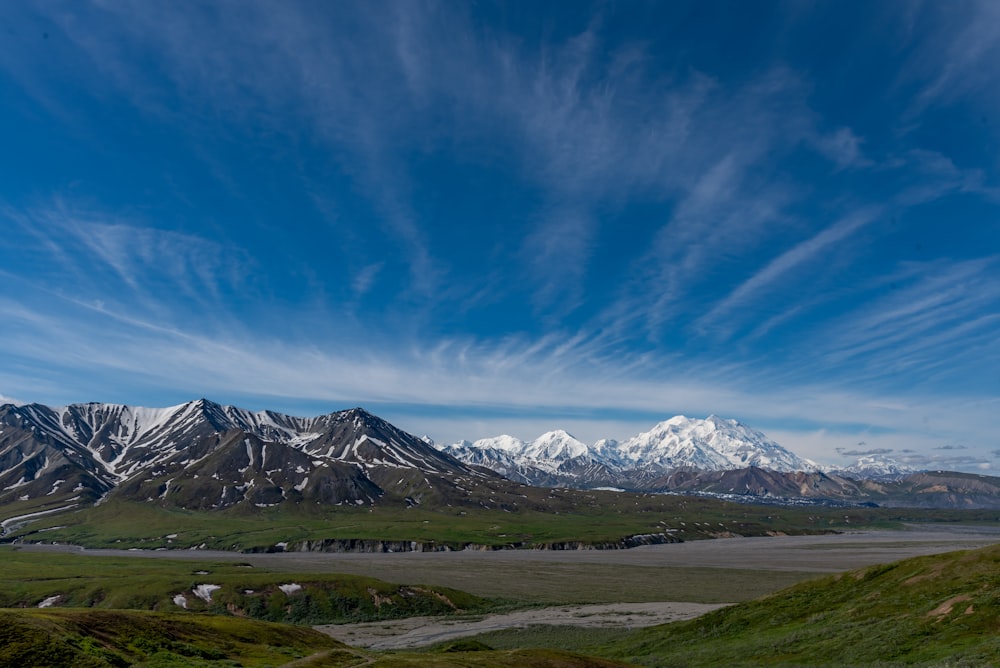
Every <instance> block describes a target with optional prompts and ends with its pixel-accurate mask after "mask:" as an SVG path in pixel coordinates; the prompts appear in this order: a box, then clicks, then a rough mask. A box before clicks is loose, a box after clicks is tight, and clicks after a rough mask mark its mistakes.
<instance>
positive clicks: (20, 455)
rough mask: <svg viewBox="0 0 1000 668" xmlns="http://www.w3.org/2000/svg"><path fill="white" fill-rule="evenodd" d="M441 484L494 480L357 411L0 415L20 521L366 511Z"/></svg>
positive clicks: (81, 408) (5, 470)
mask: <svg viewBox="0 0 1000 668" xmlns="http://www.w3.org/2000/svg"><path fill="white" fill-rule="evenodd" d="M415 473H417V474H418V475H416V476H415V475H414V474H415ZM441 476H445V477H456V476H457V477H460V478H462V479H474V478H484V477H492V474H490V473H488V472H486V471H484V470H473V469H471V468H469V467H468V466H466V465H465V464H463V463H461V462H459V461H457V460H455V459H453V458H452V457H449V456H448V455H446V454H444V453H441V452H439V451H437V450H436V449H434V448H432V447H430V446H429V445H427V443H425V442H424V441H422V440H421V439H419V438H416V437H414V436H412V435H411V434H407V433H406V432H404V431H402V430H400V429H397V428H396V427H394V426H393V425H391V424H389V423H388V422H386V421H385V420H382V419H381V418H378V417H376V416H374V415H371V414H370V413H367V412H366V411H364V410H362V409H360V408H355V409H351V410H347V411H340V412H336V413H330V414H328V415H322V416H319V417H314V418H296V417H291V416H287V415H282V414H280V413H274V412H271V411H260V412H251V411H246V410H243V409H240V408H236V407H233V406H221V405H219V404H216V403H213V402H211V401H208V400H205V399H200V400H198V401H191V402H188V403H185V404H181V405H179V406H172V407H169V408H154V409H150V408H137V407H133V406H123V405H114V404H97V403H91V404H74V405H71V406H66V407H61V408H49V407H47V406H42V405H39V404H29V405H25V406H14V405H11V404H7V405H4V406H2V407H0V504H2V505H6V504H11V503H14V504H16V505H18V506H19V507H21V508H23V509H25V510H30V509H32V508H34V507H41V506H45V507H51V506H53V505H55V504H57V503H60V502H63V503H66V504H73V503H76V504H80V505H84V504H87V503H92V502H95V501H97V500H99V499H101V498H103V497H105V496H108V495H114V496H116V497H125V498H129V499H133V500H140V501H150V502H155V503H159V504H161V505H174V506H179V507H183V508H189V509H202V510H205V509H221V508H227V507H231V506H234V505H237V504H249V505H253V506H257V507H267V506H273V505H278V504H282V503H295V504H301V503H324V504H337V503H354V504H366V503H373V502H374V501H375V500H376V499H378V498H380V497H382V496H383V495H384V494H386V493H387V492H390V493H391V494H398V495H399V496H400V498H401V499H408V500H409V501H408V502H409V503H419V497H420V495H421V494H422V493H424V492H429V491H430V490H431V489H433V487H434V485H433V483H432V479H433V478H437V477H441Z"/></svg>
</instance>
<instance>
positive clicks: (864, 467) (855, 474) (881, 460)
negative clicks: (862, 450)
mask: <svg viewBox="0 0 1000 668" xmlns="http://www.w3.org/2000/svg"><path fill="white" fill-rule="evenodd" d="M833 472H834V473H837V474H839V475H842V476H844V477H847V478H854V479H855V480H865V479H873V480H897V479H899V478H902V477H904V476H906V475H909V474H911V473H916V472H917V470H916V469H915V468H913V467H912V466H906V465H905V464H900V463H899V462H897V461H896V460H894V459H891V458H889V457H886V456H885V455H881V454H871V455H862V456H861V457H858V460H857V461H856V462H854V463H853V464H851V465H850V466H848V467H845V468H842V469H835V470H834V471H833Z"/></svg>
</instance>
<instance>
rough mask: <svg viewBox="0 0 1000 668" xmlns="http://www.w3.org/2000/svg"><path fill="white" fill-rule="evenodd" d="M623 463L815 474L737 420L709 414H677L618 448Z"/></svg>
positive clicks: (811, 464) (805, 463)
mask: <svg viewBox="0 0 1000 668" xmlns="http://www.w3.org/2000/svg"><path fill="white" fill-rule="evenodd" d="M617 449H618V452H619V453H620V455H621V457H622V459H623V460H624V461H626V462H628V463H629V464H630V465H631V466H633V467H635V468H640V467H650V466H653V467H659V468H662V469H675V468H681V467H686V468H695V469H699V470H702V471H725V470H730V469H739V468H745V467H748V466H755V467H757V468H762V469H768V470H770V471H816V470H818V468H819V466H818V465H817V464H816V463H815V462H811V461H809V460H807V459H803V458H801V457H799V456H797V455H795V454H794V453H792V452H791V451H789V450H786V449H785V448H783V447H781V446H780V445H778V444H777V443H775V442H774V441H772V440H770V439H769V438H768V437H767V436H765V435H764V434H763V433H761V432H759V431H757V430H755V429H751V428H750V427H748V426H747V425H745V424H742V423H740V422H737V421H736V420H725V419H722V418H720V417H716V416H715V415H710V416H708V417H707V418H705V419H704V420H699V419H697V418H688V417H685V416H683V415H678V416H675V417H672V418H670V419H669V420H665V421H663V422H661V423H659V424H657V425H656V426H655V427H653V428H652V429H651V430H649V431H647V432H645V433H642V434H638V435H636V436H633V437H632V438H630V439H628V440H627V441H624V442H622V443H620V444H619V445H618V448H617Z"/></svg>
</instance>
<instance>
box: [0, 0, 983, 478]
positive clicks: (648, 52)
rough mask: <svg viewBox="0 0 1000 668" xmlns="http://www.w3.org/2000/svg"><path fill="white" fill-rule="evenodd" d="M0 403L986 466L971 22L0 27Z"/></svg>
mask: <svg viewBox="0 0 1000 668" xmlns="http://www.w3.org/2000/svg"><path fill="white" fill-rule="evenodd" d="M0 30H2V31H3V39H0V100H2V102H0V154H2V158H0V281H2V285H3V290H2V292H0V346H2V350H3V360H4V362H3V364H2V365H0V393H2V396H3V397H7V398H11V399H14V400H19V401H38V402H42V403H49V404H65V403H70V402H77V401H112V402H120V403H133V404H140V405H152V406H158V405H171V404H175V403H180V402H183V401H186V400H189V399H192V398H196V397H200V396H206V397H208V398H211V399H213V400H216V401H220V402H224V403H234V404H237V405H240V406H244V407H247V408H254V409H259V408H274V409H278V410H284V411H286V412H291V413H295V414H300V415H313V414H318V413H325V412H328V411H331V410H335V409H342V408H348V407H351V406H355V405H363V406H365V407H367V408H368V409H369V410H371V411H373V412H375V413H378V414H380V415H382V416H383V417H386V418H387V419H389V420H391V421H393V422H394V423H396V424H398V425H399V426H401V427H403V428H404V429H407V430H409V431H412V432H415V433H427V434H429V435H431V436H432V437H434V438H435V439H438V440H442V441H454V440H457V439H459V438H470V439H475V438H481V437H485V436H492V435H496V434H498V433H511V434H514V435H516V436H520V437H522V438H532V437H534V436H537V435H538V434H539V433H541V432H542V431H546V430H549V429H554V428H565V429H567V430H568V431H570V432H571V433H574V434H575V435H576V436H577V437H579V438H581V439H583V440H588V441H593V440H596V439H598V438H602V437H614V438H625V437H628V436H630V435H632V434H634V433H636V432H638V431H640V430H645V429H648V428H649V427H650V426H652V425H653V424H654V423H655V422H657V421H659V420H662V419H666V418H667V417H670V416H672V415H674V414H679V413H683V414H687V415H691V416H698V417H704V416H706V415H708V414H712V413H714V414H718V415H722V416H726V417H735V418H738V419H740V420H742V421H744V422H747V423H748V424H750V425H751V426H754V427H756V428H758V429H761V430H764V431H765V432H766V433H768V435H770V436H772V437H773V438H775V439H776V440H778V441H779V442H780V443H782V444H783V445H785V446H786V447H788V448H790V449H792V450H794V451H795V452H797V453H798V454H801V455H804V456H809V457H812V458H814V459H817V460H820V461H824V462H828V463H847V462H848V461H849V460H850V459H851V455H852V453H861V452H869V451H883V452H890V456H893V457H896V458H899V459H904V460H908V461H910V462H911V463H913V464H917V465H923V466H932V467H941V468H952V469H963V470H970V471H981V472H986V473H994V474H997V473H1000V450H998V449H1000V438H998V436H997V434H998V433H1000V430H998V426H1000V421H998V419H997V417H996V416H997V415H1000V150H998V149H1000V114H998V112H1000V67H998V66H997V63H998V62H1000V3H996V2H992V1H990V0H986V1H984V2H949V3H938V2H927V3H920V2H905V1H902V0H900V1H899V2H883V3H870V2H812V3H807V2H789V3H782V2H774V3H763V2H754V3H746V2H692V3H684V2H671V3H661V2H650V3H643V2H627V3H620V4H619V3H593V4H587V3H583V2H579V3H575V2H574V3H562V2H560V3H552V4H546V3H534V2H508V3H490V2H474V3H473V2H442V3H424V2H417V1H415V0H414V1H401V2H398V3H384V2H358V3H346V2H340V3H330V2H298V3H296V2H284V3H272V2H266V3H259V4H258V3H253V2H230V3H226V2H211V3H204V4H202V3H194V2H190V3H181V4H178V3H172V2H145V1H142V2H133V3H129V2H115V3H103V2H101V3H92V4H90V3H84V2H75V1H74V2H64V3H61V2H36V3H30V2H24V3H2V4H0Z"/></svg>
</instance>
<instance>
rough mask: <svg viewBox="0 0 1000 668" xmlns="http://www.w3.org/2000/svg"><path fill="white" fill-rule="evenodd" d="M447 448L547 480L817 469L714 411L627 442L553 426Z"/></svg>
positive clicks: (517, 476)
mask: <svg viewBox="0 0 1000 668" xmlns="http://www.w3.org/2000/svg"><path fill="white" fill-rule="evenodd" d="M441 450H442V451H443V452H446V453H447V454H449V455H451V456H452V457H455V458H456V459H459V460H461V461H463V462H466V463H467V464H473V465H476V466H484V467H486V468H489V469H491V470H493V471H496V472H497V473H500V474H501V475H504V476H506V477H508V478H511V479H512V480H518V481H521V482H525V483H528V484H533V485H544V486H558V485H568V486H572V487H599V486H613V487H626V488H645V487H647V486H648V485H649V484H650V483H651V481H653V480H656V479H657V478H660V477H662V476H663V475H665V474H667V473H668V472H670V471H674V470H677V469H697V470H699V471H727V470H733V469H740V468H745V467H756V468H762V469H768V470H772V471H783V472H792V471H816V470H818V468H819V467H818V465H817V464H815V463H814V462H811V461H809V460H807V459H803V458H801V457H798V456H797V455H795V454H794V453H792V452H790V451H789V450H786V449H785V448H783V447H781V446H780V445H778V444H777V443H775V442H774V441H772V440H770V439H768V438H767V437H766V436H765V435H764V434H762V433H761V432H759V431H756V430H754V429H751V428H750V427H748V426H746V425H744V424H741V423H740V422H737V421H736V420H725V419H722V418H719V417H716V416H714V415H712V416H709V417H708V418H706V419H704V420H699V419H696V418H688V417H684V416H682V415H678V416H676V417H673V418H670V419H669V420H666V421H664V422H661V423H659V424H657V425H656V426H654V427H653V428H652V429H651V430H650V431H648V432H644V433H641V434H637V435H636V436H633V437H632V438H629V439H627V440H625V441H622V442H618V441H613V440H602V441H598V442H597V443H595V444H594V445H586V444H585V443H583V442H581V441H579V440H577V439H576V438H574V437H572V436H570V435H569V434H567V433H566V432H565V431H551V432H548V433H546V434H542V435H541V436H539V437H538V438H537V439H535V440H534V441H521V440H519V439H517V438H514V437H512V436H497V437H495V438H488V439H482V440H479V441H475V442H474V443H470V442H468V441H462V442H460V443H456V444H454V445H449V446H442V447H441Z"/></svg>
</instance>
